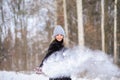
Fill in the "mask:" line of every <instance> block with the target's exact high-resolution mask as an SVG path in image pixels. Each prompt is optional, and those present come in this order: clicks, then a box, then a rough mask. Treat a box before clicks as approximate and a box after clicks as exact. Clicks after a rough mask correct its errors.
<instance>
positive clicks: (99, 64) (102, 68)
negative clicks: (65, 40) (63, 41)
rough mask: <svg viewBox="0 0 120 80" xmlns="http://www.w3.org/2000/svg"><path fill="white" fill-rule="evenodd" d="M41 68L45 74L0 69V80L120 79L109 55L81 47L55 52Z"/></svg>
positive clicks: (117, 69) (119, 73) (119, 74)
mask: <svg viewBox="0 0 120 80" xmlns="http://www.w3.org/2000/svg"><path fill="white" fill-rule="evenodd" d="M59 53H60V54H59ZM42 69H43V72H44V73H45V75H40V74H35V72H31V71H30V72H29V73H28V72H15V71H0V80H49V77H60V76H71V78H72V80H120V69H119V68H118V67H117V66H116V65H115V64H113V61H112V59H111V57H109V56H108V55H106V53H104V52H101V51H97V50H95V51H93V50H90V49H88V48H81V47H75V48H72V49H68V50H67V51H65V52H64V53H63V54H61V52H56V53H55V54H54V55H51V56H50V57H49V58H48V59H47V60H46V61H45V63H44V65H43V68H42ZM46 75H47V76H46ZM48 76H49V77H48Z"/></svg>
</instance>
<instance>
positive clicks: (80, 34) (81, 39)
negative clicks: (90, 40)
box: [76, 0, 84, 46]
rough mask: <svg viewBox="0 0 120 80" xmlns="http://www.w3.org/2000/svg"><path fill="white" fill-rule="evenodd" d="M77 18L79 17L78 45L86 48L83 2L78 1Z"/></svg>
mask: <svg viewBox="0 0 120 80" xmlns="http://www.w3.org/2000/svg"><path fill="white" fill-rule="evenodd" d="M76 2H77V17H78V44H79V45H80V46H84V28H83V18H82V17H83V16H82V0H77V1H76Z"/></svg>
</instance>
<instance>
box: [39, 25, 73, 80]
mask: <svg viewBox="0 0 120 80" xmlns="http://www.w3.org/2000/svg"><path fill="white" fill-rule="evenodd" d="M53 37H54V40H53V41H52V43H51V44H50V46H49V48H48V52H47V54H46V56H45V57H44V59H43V60H42V63H41V64H40V66H39V67H40V68H39V71H40V72H42V70H41V68H42V66H43V65H44V64H43V63H44V61H45V60H46V59H47V58H48V57H49V56H50V55H52V54H54V52H56V51H60V50H62V51H64V50H65V47H64V44H63V43H64V37H65V32H64V30H63V28H62V27H61V26H60V25H57V26H56V27H55V29H54V32H53ZM53 67H54V66H53ZM49 80H71V78H70V77H58V78H50V79H49Z"/></svg>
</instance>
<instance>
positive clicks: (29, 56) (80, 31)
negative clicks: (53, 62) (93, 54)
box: [0, 0, 120, 71]
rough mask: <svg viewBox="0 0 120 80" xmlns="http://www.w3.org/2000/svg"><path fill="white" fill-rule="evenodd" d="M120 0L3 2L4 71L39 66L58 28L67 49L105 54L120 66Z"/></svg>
mask: <svg viewBox="0 0 120 80" xmlns="http://www.w3.org/2000/svg"><path fill="white" fill-rule="evenodd" d="M119 6H120V0H0V70H15V71H28V70H33V68H35V67H36V66H39V64H40V62H41V60H42V59H43V57H44V56H45V54H46V51H47V48H48V46H49V44H50V42H51V40H52V32H53V29H54V27H55V25H57V24H59V25H62V26H63V28H64V29H65V32H66V46H67V47H74V46H78V45H79V46H86V47H89V48H91V49H93V50H102V51H104V52H105V53H106V54H109V55H111V56H112V57H113V58H114V63H115V64H117V65H118V66H120V7H119Z"/></svg>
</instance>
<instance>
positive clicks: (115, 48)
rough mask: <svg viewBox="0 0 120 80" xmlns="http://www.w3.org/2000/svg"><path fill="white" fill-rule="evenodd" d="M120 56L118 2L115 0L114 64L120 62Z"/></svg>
mask: <svg viewBox="0 0 120 80" xmlns="http://www.w3.org/2000/svg"><path fill="white" fill-rule="evenodd" d="M117 60H118V54H117V0H115V5H114V62H115V63H117V62H118V61H117Z"/></svg>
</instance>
